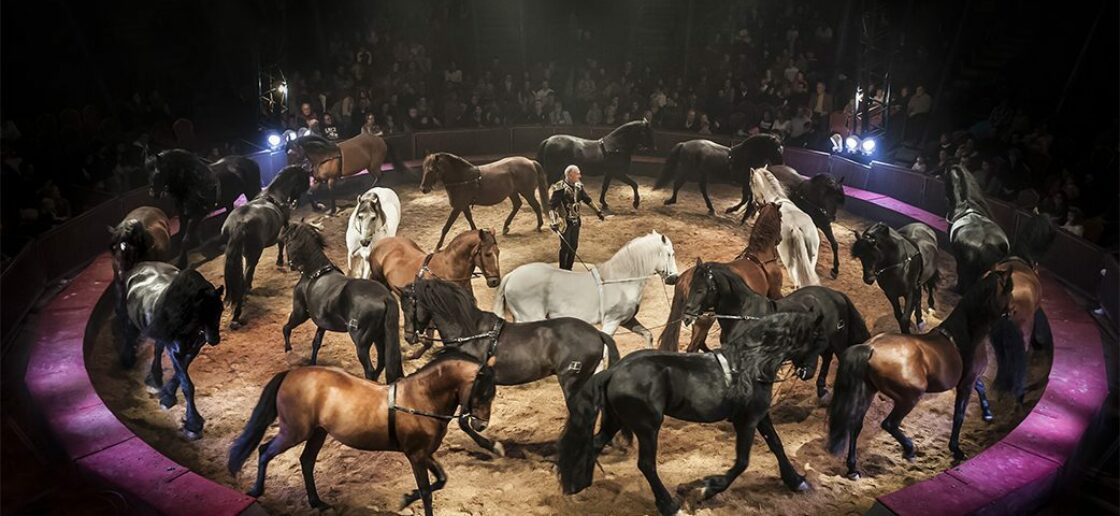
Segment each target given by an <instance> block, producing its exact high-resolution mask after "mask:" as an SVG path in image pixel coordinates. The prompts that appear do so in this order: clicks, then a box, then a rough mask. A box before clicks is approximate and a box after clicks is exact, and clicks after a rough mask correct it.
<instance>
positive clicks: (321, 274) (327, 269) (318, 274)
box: [307, 263, 338, 280]
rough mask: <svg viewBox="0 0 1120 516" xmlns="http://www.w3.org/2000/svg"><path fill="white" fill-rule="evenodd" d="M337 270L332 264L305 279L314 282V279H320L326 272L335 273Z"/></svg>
mask: <svg viewBox="0 0 1120 516" xmlns="http://www.w3.org/2000/svg"><path fill="white" fill-rule="evenodd" d="M337 270H338V267H335V265H334V264H333V263H332V264H329V265H326V266H324V267H323V268H321V269H319V270H317V271H315V272H313V273H311V274H310V275H308V276H307V279H308V280H316V279H319V278H320V277H322V276H323V275H324V274H326V273H328V272H331V271H337Z"/></svg>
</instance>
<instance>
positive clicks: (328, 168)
mask: <svg viewBox="0 0 1120 516" xmlns="http://www.w3.org/2000/svg"><path fill="white" fill-rule="evenodd" d="M284 151H285V153H286V154H287V156H288V164H289V165H296V164H307V166H308V168H309V169H310V170H311V177H313V178H315V182H316V183H318V184H322V183H323V182H326V183H327V191H328V196H329V197H330V198H331V209H330V211H329V212H328V213H329V214H331V215H333V214H334V213H336V212H337V211H338V207H337V206H336V205H335V199H334V182H335V180H337V179H340V178H343V177H346V176H352V175H354V174H357V173H358V172H361V171H363V170H368V171H369V173H370V175H372V176H373V182H374V184H376V183H377V182H378V181H379V180H380V179H381V164H382V163H384V162H385V160H386V159H388V160H389V161H391V162H392V163H393V169H394V170H395V171H397V172H407V171H408V166H407V165H405V164H404V162H403V161H401V159H400V158H399V157H398V156H397V152H396V151H395V150H394V149H393V146H392V145H389V142H387V141H385V139H383V138H381V136H378V135H376V134H369V133H362V134H359V135H357V136H355V137H353V138H350V139H349V140H345V141H342V142H339V143H334V142H332V141H330V140H328V139H326V138H323V137H322V136H319V135H315V134H309V135H306V136H301V137H299V138H296V139H294V140H289V141H288V142H287V143H286V144H285V145H284ZM316 207H317V208H318V209H323V205H322V204H321V203H316Z"/></svg>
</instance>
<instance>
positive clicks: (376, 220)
mask: <svg viewBox="0 0 1120 516" xmlns="http://www.w3.org/2000/svg"><path fill="white" fill-rule="evenodd" d="M400 224H401V199H400V197H397V193H396V192H394V191H392V190H390V189H388V188H382V187H380V186H375V187H373V188H370V189H369V190H366V191H365V193H363V194H362V195H359V196H358V204H357V206H354V212H353V213H351V214H350V222H349V223H348V224H347V225H346V268H347V272H348V273H349V274H350V276H351V277H354V278H362V279H369V252H370V250H371V249H372V248H373V244H375V243H377V242H378V241H379V240H381V239H383V238H388V237H393V236H397V227H399V226H400Z"/></svg>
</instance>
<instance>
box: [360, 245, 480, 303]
mask: <svg viewBox="0 0 1120 516" xmlns="http://www.w3.org/2000/svg"><path fill="white" fill-rule="evenodd" d="M499 253H500V251H499V250H498V240H497V239H496V238H495V237H494V231H492V230H489V229H477V230H470V231H464V232H462V233H459V234H458V235H457V236H456V237H455V238H452V239H451V242H450V243H449V244H447V248H446V249H440V250H438V251H435V252H432V253H425V252H424V251H423V250H422V249H420V246H418V245H416V242H413V241H412V240H411V239H409V238H408V237H403V236H395V237H389V238H384V239H381V240H378V241H377V243H376V244H374V246H373V249H371V250H370V252H369V265H370V269H371V275H370V277H371V278H372V279H375V280H377V281H380V282H382V283H384V284H386V285H387V286H388V287H389V288H390V289H392V291H393V292H396V293H397V295H400V293H401V289H403V288H404V287H405V285H408V284H409V283H412V282H413V280H416V279H417V278H436V279H441V280H444V281H450V282H452V283H455V284H457V285H459V286H461V287H463V288H465V289H467V291H468V292H472V295H473V292H474V290H473V289H472V288H471V278H472V277H474V275H475V272H474V271H475V269H478V270H479V271H480V272H481V273H482V276H483V277H484V278H486V286H488V287H490V288H495V287H497V286H498V282H499V281H501V278H502V273H501V269H499V268H498V255H499Z"/></svg>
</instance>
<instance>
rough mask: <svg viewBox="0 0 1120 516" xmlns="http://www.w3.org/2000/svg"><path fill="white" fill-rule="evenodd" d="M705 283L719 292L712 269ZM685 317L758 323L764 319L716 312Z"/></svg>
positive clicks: (707, 273) (705, 277)
mask: <svg viewBox="0 0 1120 516" xmlns="http://www.w3.org/2000/svg"><path fill="white" fill-rule="evenodd" d="M704 281H705V282H706V283H707V284H708V288H710V289H712V290H713V291H715V290H717V289H716V278H715V276H714V275H712V270H711V269H708V270H707V272H705V273H704ZM684 316H685V317H711V318H713V319H730V320H735V321H758V320H760V319H762V318H761V317H756V316H753V315H724V314H717V313H715V311H714V310H713V311H711V312H708V311H705V312H702V313H698V314H690V313H687V312H686V313H685V314H684Z"/></svg>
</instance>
